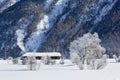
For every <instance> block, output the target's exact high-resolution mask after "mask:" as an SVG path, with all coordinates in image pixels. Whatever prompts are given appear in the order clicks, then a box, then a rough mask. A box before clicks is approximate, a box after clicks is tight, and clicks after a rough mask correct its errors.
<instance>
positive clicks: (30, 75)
mask: <svg viewBox="0 0 120 80" xmlns="http://www.w3.org/2000/svg"><path fill="white" fill-rule="evenodd" d="M108 62H109V61H108ZM65 63H66V64H64V65H41V67H40V70H38V71H29V70H28V69H27V66H26V65H20V64H18V65H13V64H11V63H7V62H6V61H3V60H0V80H120V74H119V73H120V69H119V68H120V63H115V62H114V60H110V62H109V63H108V64H107V66H106V67H105V69H103V70H79V69H78V67H77V66H75V65H73V64H72V63H71V62H70V61H69V60H66V61H65Z"/></svg>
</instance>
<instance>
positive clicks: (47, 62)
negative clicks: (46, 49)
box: [42, 56, 51, 65]
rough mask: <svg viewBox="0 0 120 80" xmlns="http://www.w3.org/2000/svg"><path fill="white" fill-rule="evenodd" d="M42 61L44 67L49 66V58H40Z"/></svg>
mask: <svg viewBox="0 0 120 80" xmlns="http://www.w3.org/2000/svg"><path fill="white" fill-rule="evenodd" d="M42 61H43V63H44V64H45V65H49V64H50V63H51V58H50V57H49V56H44V57H42Z"/></svg>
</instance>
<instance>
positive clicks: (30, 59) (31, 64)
mask: <svg viewBox="0 0 120 80" xmlns="http://www.w3.org/2000/svg"><path fill="white" fill-rule="evenodd" d="M39 67H40V64H39V63H37V60H36V58H35V56H34V55H33V56H29V57H28V68H29V69H30V70H38V69H39Z"/></svg>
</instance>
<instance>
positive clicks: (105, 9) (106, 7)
mask: <svg viewBox="0 0 120 80" xmlns="http://www.w3.org/2000/svg"><path fill="white" fill-rule="evenodd" d="M117 1H118V0H109V3H110V4H107V5H105V6H104V8H103V9H102V10H101V11H100V15H98V16H96V19H95V21H94V24H96V23H98V22H99V21H101V20H102V17H104V16H105V15H106V14H107V13H108V12H109V11H110V10H111V9H112V7H113V6H114V4H115V3H116V2H117ZM101 2H102V1H101Z"/></svg>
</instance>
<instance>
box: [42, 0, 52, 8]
mask: <svg viewBox="0 0 120 80" xmlns="http://www.w3.org/2000/svg"><path fill="white" fill-rule="evenodd" d="M53 2H54V0H47V1H46V4H45V6H44V9H48V8H49V7H50V5H51V4H52V3H53Z"/></svg>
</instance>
